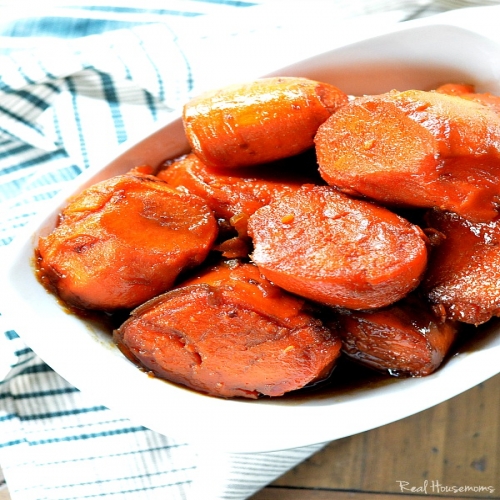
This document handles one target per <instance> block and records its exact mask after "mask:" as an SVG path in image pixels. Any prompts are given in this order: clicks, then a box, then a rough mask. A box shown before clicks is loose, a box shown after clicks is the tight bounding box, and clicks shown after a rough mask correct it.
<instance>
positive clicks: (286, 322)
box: [115, 262, 340, 398]
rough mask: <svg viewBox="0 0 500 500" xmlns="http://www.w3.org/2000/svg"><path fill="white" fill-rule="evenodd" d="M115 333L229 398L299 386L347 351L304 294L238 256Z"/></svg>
mask: <svg viewBox="0 0 500 500" xmlns="http://www.w3.org/2000/svg"><path fill="white" fill-rule="evenodd" d="M115 339H116V341H117V343H118V345H119V346H120V348H121V349H122V350H123V351H124V353H125V354H126V355H127V356H128V357H129V358H130V359H132V360H135V362H136V363H138V364H140V365H141V366H143V367H145V368H146V369H148V370H151V371H152V372H153V373H154V374H155V375H157V376H158V377H161V378H164V379H166V380H170V381H172V382H175V383H178V384H182V385H185V386H187V387H190V388H192V389H195V390H198V391H201V392H204V393H207V394H210V395H213V396H219V397H226V398H227V397H244V398H257V397H259V396H260V395H267V396H281V395H283V394H285V393H286V392H289V391H293V390H296V389H300V388H302V387H304V386H305V385H308V384H310V383H314V382H315V381H318V380H322V379H324V378H326V377H328V376H329V374H330V372H331V371H332V369H333V367H334V365H335V362H336V360H337V358H338V356H339V354H340V339H339V337H338V336H337V335H336V334H335V333H334V332H333V331H332V330H330V329H329V328H326V327H325V326H324V325H323V324H322V323H321V322H320V321H319V320H318V319H316V318H315V317H314V316H313V315H312V314H311V313H310V312H309V311H308V310H307V307H306V306H305V303H304V301H303V300H302V299H299V298H297V297H293V296H291V295H289V294H287V293H286V292H283V291H282V290H280V289H279V288H278V287H276V286H274V285H272V284H271V283H269V282H268V281H267V280H265V278H263V277H262V276H261V274H260V272H259V271H258V270H257V268H256V267H255V266H253V265H251V264H239V263H235V262H232V263H229V264H222V265H221V266H216V267H214V268H211V269H209V270H208V271H207V272H206V273H204V274H202V275H201V276H198V277H197V278H195V279H193V280H190V281H186V282H185V283H183V284H182V285H180V286H179V287H178V288H176V289H174V290H172V291H169V292H167V293H165V294H163V295H161V296H159V297H157V298H155V299H153V300H151V301H149V302H147V303H146V304H144V305H142V306H140V307H139V308H137V309H136V310H135V311H133V312H132V315H131V317H130V318H129V319H128V320H127V321H126V322H125V323H124V324H123V325H122V326H121V327H120V328H119V329H118V330H117V331H116V332H115Z"/></svg>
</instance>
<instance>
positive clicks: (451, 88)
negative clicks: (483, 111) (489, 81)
mask: <svg viewBox="0 0 500 500" xmlns="http://www.w3.org/2000/svg"><path fill="white" fill-rule="evenodd" d="M436 92H440V93H441V94H448V95H457V96H459V97H461V98H462V99H469V100H470V101H476V102H478V103H480V104H484V105H485V106H489V107H490V108H491V109H493V111H495V112H496V113H500V96H497V95H495V94H491V93H490V92H476V89H475V87H474V85H469V84H463V83H445V84H444V85H441V86H440V87H438V88H437V89H436Z"/></svg>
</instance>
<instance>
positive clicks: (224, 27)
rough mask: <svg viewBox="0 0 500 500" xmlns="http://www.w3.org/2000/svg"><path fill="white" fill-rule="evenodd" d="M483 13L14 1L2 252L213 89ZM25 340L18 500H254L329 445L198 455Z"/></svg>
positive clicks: (1, 10)
mask: <svg viewBox="0 0 500 500" xmlns="http://www.w3.org/2000/svg"><path fill="white" fill-rule="evenodd" d="M472 3H475V4H477V5H480V4H484V5H488V4H489V5H492V4H495V3H498V2H471V1H468V2H467V1H460V0H456V1H451V0H448V1H446V0H441V1H425V0H416V1H408V0H400V1H397V0H375V1H373V0H358V1H354V0H339V1H335V2H331V1H330V0H310V1H308V2H298V1H293V0H290V1H287V3H286V5H287V8H286V9H283V2H281V0H253V1H250V0H248V1H233V0H204V1H203V0H199V1H196V0H169V1H162V2H159V1H153V0H143V1H142V2H141V7H140V8H138V7H137V2H135V3H133V2H126V1H122V2H116V1H115V2H111V1H110V2H105V1H96V2H94V3H93V4H92V5H89V4H88V2H85V3H84V2H78V1H45V2H40V3H36V4H35V3H33V2H30V3H29V9H28V10H27V9H26V6H27V2H25V1H23V0H16V1H15V2H0V207H1V208H0V244H1V245H4V246H5V245H8V244H9V242H10V241H11V240H12V239H13V238H14V237H15V235H16V233H17V231H18V230H19V229H20V228H21V227H22V226H24V225H25V224H26V223H27V222H29V221H30V219H31V218H32V217H33V216H34V215H35V214H37V213H38V212H40V211H42V210H43V208H44V206H45V204H46V203H47V201H48V200H50V199H51V198H52V197H53V196H54V195H55V194H56V193H58V192H59V191H60V190H61V189H63V188H64V187H65V185H66V184H67V183H68V182H69V181H70V180H72V179H74V178H75V177H77V176H78V175H79V174H80V173H81V172H83V171H84V170H85V169H87V168H88V167H89V166H90V165H93V164H95V163H96V162H102V161H103V160H104V159H106V158H109V156H110V155H112V152H113V151H114V150H115V148H116V147H117V146H118V145H119V144H121V143H123V142H124V141H126V140H133V139H134V138H138V137H142V136H143V135H144V132H145V131H147V130H148V129H149V128H150V127H153V126H154V124H155V123H157V122H158V121H161V120H163V119H166V118H167V117H168V116H169V115H170V114H171V113H172V112H174V111H175V110H178V109H179V108H180V107H181V106H182V105H183V104H184V103H185V102H186V101H187V100H188V99H189V98H190V97H192V96H193V95H195V94H196V93H198V92H200V91H201V90H204V89H206V88H209V87H216V86H219V85H222V84H225V83H229V82H230V81H232V80H234V79H236V78H237V79H238V80H243V79H248V78H252V77H257V76H259V75H262V74H265V73H266V72H268V71H271V70H274V69H275V68H278V67H280V66H285V65H286V64H288V63H290V62H293V61H295V60H297V59H300V58H301V57H307V56H309V55H312V54H314V53H317V52H320V51H322V50H327V49H330V48H333V47H334V46H335V45H337V44H338V45H340V44H342V43H345V42H346V41H351V40H354V39H355V38H356V36H359V33H362V35H363V36H367V34H369V33H370V30H372V31H373V33H374V34H375V33H376V31H377V29H380V28H382V27H383V26H384V25H387V24H393V23H396V22H400V21H404V20H406V19H411V18H414V17H421V16H426V15H431V14H434V13H437V12H441V11H444V10H448V9H451V8H458V7H466V6H471V4H472ZM27 12H28V13H27ZM319 12H321V15H318V13H319ZM367 15H369V17H366V16H367ZM350 23H352V24H350ZM335 26H338V27H340V26H341V27H342V29H337V30H335V29H333V27H335ZM350 28H352V29H350ZM298 32H300V33H301V37H297V33H298ZM262 54H265V57H262ZM0 250H1V249H0ZM0 262H1V265H8V262H7V263H6V262H4V261H3V260H2V259H1V252H0ZM1 311H2V303H1V299H0V313H1ZM15 328H16V326H15V324H4V323H2V317H1V316H0V380H1V382H0V466H1V468H2V469H3V475H4V476H5V479H6V483H7V486H8V489H9V492H10V495H11V497H12V499H13V500H44V499H47V500H63V499H65V500H69V499H75V500H76V499H84V498H86V499H90V498H96V497H102V496H110V497H112V498H113V497H114V498H120V499H124V500H127V499H129V500H142V499H144V500H154V499H160V498H161V499H163V500H164V499H169V500H170V499H172V500H176V499H195V500H198V499H203V500H217V499H245V498H249V497H250V496H251V495H252V494H253V493H254V492H255V491H257V490H258V489H260V488H261V487H263V486H264V485H265V484H267V483H269V482H271V481H272V480H274V479H275V478H276V477H278V476H279V475H281V474H283V473H284V472H286V471H287V470H288V469H290V468H291V467H293V466H295V465H296V464H297V463H299V462H301V461H302V460H304V459H306V458H307V457H308V456H310V455H311V454H312V453H315V452H316V451H317V450H318V449H320V448H321V446H322V445H314V446H310V447H304V448H299V449H294V450H286V451H279V452H272V453H259V454H253V455H224V454H220V453H218V452H217V450H197V449H195V448H194V447H193V445H191V444H190V443H186V442H181V441H178V440H175V439H173V438H171V437H167V436H163V435H159V434H157V433H154V432H152V431H150V430H148V429H145V428H143V427H140V426H137V425H134V424H132V423H131V422H130V421H128V420H127V419H126V418H123V416H121V415H117V414H115V413H114V412H113V411H111V410H109V409H107V408H105V407H102V406H100V405H96V404H95V403H93V401H92V395H91V394H83V393H81V392H79V391H78V390H76V389H75V388H74V387H72V386H71V385H70V384H69V383H68V382H66V381H65V380H64V379H62V378H61V377H60V376H59V375H58V374H57V373H55V372H54V371H53V370H51V368H50V367H48V366H47V365H46V364H45V363H44V362H43V360H41V359H40V358H39V357H38V356H37V355H36V354H35V353H34V352H33V351H32V350H31V349H30V348H29V347H28V346H26V345H25V344H24V343H23V341H22V339H21V338H19V336H18V335H17V333H16V331H15ZM41 333H43V332H41Z"/></svg>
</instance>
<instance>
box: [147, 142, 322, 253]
mask: <svg viewBox="0 0 500 500" xmlns="http://www.w3.org/2000/svg"><path fill="white" fill-rule="evenodd" d="M156 175H157V177H158V178H160V179H162V180H164V181H166V182H168V183H169V184H170V185H171V186H174V187H176V188H180V189H185V190H187V191H189V192H190V193H193V194H196V195H198V196H200V197H201V198H203V199H204V200H205V201H206V202H207V204H208V206H209V207H210V208H211V209H212V211H213V212H214V214H215V216H216V218H217V220H218V222H219V227H220V232H219V239H220V241H219V242H218V245H217V247H216V249H217V250H218V251H220V252H222V255H223V256H224V257H227V258H235V257H247V256H248V254H249V252H250V246H251V245H250V241H249V239H248V235H247V221H248V217H249V216H250V215H252V214H253V213H254V212H255V211H256V210H257V209H258V208H260V207H262V206H264V205H266V204H268V203H269V202H270V201H271V200H272V199H273V197H274V196H276V195H277V194H279V193H282V192H293V191H296V190H297V189H299V188H300V187H301V186H302V185H303V184H307V183H322V184H324V182H323V181H322V179H321V177H320V176H319V174H318V165H317V163H316V156H315V155H314V150H312V149H311V150H308V151H307V152H306V153H303V154H301V155H297V156H294V157H291V158H287V159H285V160H281V161H276V162H274V163H272V164H265V165H259V166H254V167H250V168H240V169H216V168H210V167H207V166H206V165H205V164H204V163H203V162H202V161H201V160H200V159H199V158H198V157H197V156H196V155H195V154H194V153H191V154H188V155H185V156H183V157H181V158H178V159H177V160H175V161H172V162H168V163H167V164H166V166H165V168H163V169H161V170H160V171H159V172H158V173H157V174H156Z"/></svg>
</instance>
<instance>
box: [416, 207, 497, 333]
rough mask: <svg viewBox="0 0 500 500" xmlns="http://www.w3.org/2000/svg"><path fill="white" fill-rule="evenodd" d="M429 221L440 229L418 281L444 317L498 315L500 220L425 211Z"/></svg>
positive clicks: (478, 319) (474, 319)
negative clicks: (439, 239) (479, 220)
mask: <svg viewBox="0 0 500 500" xmlns="http://www.w3.org/2000/svg"><path fill="white" fill-rule="evenodd" d="M427 223H428V225H429V226H430V227H432V228H434V229H436V230H438V231H439V232H441V233H442V234H443V235H444V238H443V239H442V242H441V244H440V245H438V246H436V247H435V248H434V249H433V251H432V253H431V258H430V259H429V267H428V270H427V272H426V275H425V278H424V280H423V282H422V287H423V289H424V290H425V291H426V294H427V296H428V298H429V300H430V301H431V303H432V304H434V306H435V307H436V308H438V309H440V310H443V311H444V312H445V314H446V316H447V317H449V318H452V319H455V320H458V321H462V322H464V323H470V324H474V325H479V324H481V323H485V322H486V321H488V320H489V319H491V318H492V317H493V316H499V315H500V220H498V219H497V220H496V221H493V222H489V223H472V222H470V221H467V220H466V219H464V218H463V217H460V216H459V215H457V214H453V213H450V212H439V211H437V210H433V211H430V212H429V213H428V215H427Z"/></svg>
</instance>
